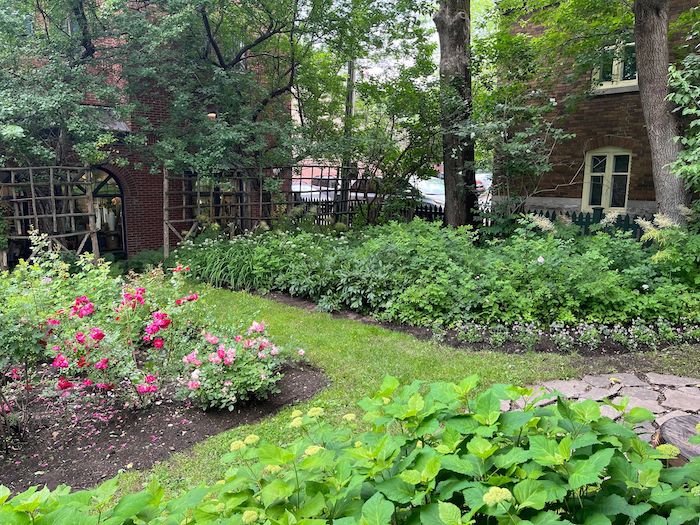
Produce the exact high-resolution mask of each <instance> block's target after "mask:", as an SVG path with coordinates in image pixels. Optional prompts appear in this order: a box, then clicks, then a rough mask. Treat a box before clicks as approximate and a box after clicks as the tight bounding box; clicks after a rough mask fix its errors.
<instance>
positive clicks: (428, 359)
mask: <svg viewBox="0 0 700 525" xmlns="http://www.w3.org/2000/svg"><path fill="white" fill-rule="evenodd" d="M204 300H205V301H206V302H207V303H208V304H209V305H210V306H211V307H212V310H213V315H215V316H216V317H218V321H221V322H230V323H234V324H238V323H239V322H240V321H244V322H249V321H251V320H253V319H257V320H262V321H264V322H265V323H266V324H267V325H268V327H269V332H270V334H271V336H272V338H273V339H274V341H275V342H276V343H278V344H281V345H283V346H285V347H287V348H290V349H297V348H303V349H304V350H305V352H306V356H305V358H306V359H307V360H308V361H309V362H310V363H312V364H313V365H314V366H316V367H319V368H321V369H322V370H323V371H324V372H325V373H326V375H327V377H328V380H329V382H330V385H329V386H328V388H326V389H325V390H323V391H322V392H320V393H319V394H318V395H317V396H316V397H315V398H314V399H312V400H310V401H308V402H305V403H302V404H299V405H296V406H294V407H287V408H285V409H284V410H282V411H281V412H279V413H278V414H276V415H274V416H271V417H269V418H266V419H264V420H262V421H260V422H258V423H256V424H253V425H246V426H244V427H238V428H235V429H232V430H230V431H228V432H224V433H223V434H220V435H218V436H214V437H212V438H210V439H208V440H206V441H204V442H202V443H199V444H198V445H196V446H194V447H193V448H192V449H190V450H187V451H185V452H182V453H178V454H175V455H173V457H172V458H170V459H169V460H168V461H167V462H163V463H160V464H157V465H156V466H155V467H154V468H153V469H152V470H150V471H146V472H128V473H126V474H125V475H123V477H122V487H123V489H124V490H132V489H136V488H140V487H141V486H143V484H144V483H146V482H147V481H148V480H149V479H151V478H156V479H157V480H158V481H159V482H160V483H161V484H163V485H164V487H165V488H166V489H167V490H169V491H174V492H177V491H179V490H182V489H185V488H189V487H192V486H196V485H199V484H211V483H214V482H216V481H217V480H219V479H221V477H222V475H223V473H224V472H225V467H223V466H222V465H221V464H220V463H219V458H220V457H221V456H222V455H223V454H224V453H226V452H227V451H228V447H229V444H230V443H231V441H232V440H234V439H238V438H240V437H242V436H245V435H247V434H249V433H255V434H258V435H259V436H261V437H262V438H264V439H267V440H271V441H275V442H278V443H284V442H288V441H289V440H291V439H293V438H294V437H295V436H296V431H294V430H293V429H291V428H289V422H290V413H291V411H292V410H293V409H295V408H299V409H301V410H305V409H307V408H309V407H311V406H321V407H323V408H324V409H325V410H326V413H327V416H326V417H328V418H330V419H331V420H338V421H339V420H340V418H341V417H342V415H343V414H345V413H347V412H350V411H357V406H356V404H357V402H358V401H359V400H360V399H362V398H363V397H365V396H367V395H369V394H371V393H372V392H373V391H374V390H375V389H376V388H377V387H378V386H379V385H380V384H381V381H382V379H383V378H384V377H385V376H386V375H393V376H395V377H397V378H399V379H400V380H401V381H402V382H404V383H408V382H410V381H413V380H416V379H420V380H426V381H434V380H447V381H458V380H460V379H462V378H464V377H466V376H468V375H471V374H478V375H479V376H480V377H481V378H482V386H486V385H488V384H492V383H514V384H520V385H526V384H534V383H537V382H541V381H546V380H549V379H559V378H568V377H575V376H580V375H581V374H582V373H584V372H586V371H588V370H589V367H588V366H587V363H586V362H585V361H582V360H581V359H580V358H577V357H576V356H567V355H555V354H537V353H530V354H524V355H511V354H503V353H498V352H469V351H465V350H457V349H454V348H451V347H447V346H443V345H439V344H436V343H433V342H430V341H421V340H418V339H416V338H415V337H413V336H411V335H408V334H404V333H399V332H395V331H391V330H387V329H384V328H381V327H379V326H375V325H371V324H367V323H362V322H360V321H355V320H350V319H344V318H338V317H333V316H332V315H330V314H326V313H319V312H311V311H307V310H303V309H300V308H295V307H292V306H287V305H284V304H280V303H278V302H275V301H272V300H269V299H265V298H261V297H258V296H254V295H250V294H247V293H244V292H231V291H227V290H219V289H208V290H207V293H206V294H205V297H204ZM693 351H694V353H691V354H690V355H688V358H689V360H691V362H692V360H693V358H700V352H698V351H697V349H693ZM617 368H619V367H617ZM611 371H612V370H611Z"/></svg>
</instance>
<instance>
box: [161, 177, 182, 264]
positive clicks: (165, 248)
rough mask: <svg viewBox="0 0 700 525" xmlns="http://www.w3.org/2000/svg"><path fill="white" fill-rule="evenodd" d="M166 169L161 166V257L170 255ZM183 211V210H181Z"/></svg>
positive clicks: (165, 257)
mask: <svg viewBox="0 0 700 525" xmlns="http://www.w3.org/2000/svg"><path fill="white" fill-rule="evenodd" d="M168 187H169V183H168V170H167V168H166V167H165V166H163V258H164V259H167V258H168V257H170V210H169V206H168ZM183 213H184V212H183Z"/></svg>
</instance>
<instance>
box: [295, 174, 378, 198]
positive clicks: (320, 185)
mask: <svg viewBox="0 0 700 525" xmlns="http://www.w3.org/2000/svg"><path fill="white" fill-rule="evenodd" d="M349 182H350V185H349V188H348V197H347V198H348V200H349V201H355V202H364V201H371V200H373V199H374V198H375V197H376V196H377V183H376V181H374V180H370V179H350V181H349ZM340 185H341V180H340V179H321V178H312V179H292V192H293V193H294V197H295V199H296V200H298V201H302V202H316V201H320V202H329V201H334V200H335V199H336V195H337V197H338V198H340Z"/></svg>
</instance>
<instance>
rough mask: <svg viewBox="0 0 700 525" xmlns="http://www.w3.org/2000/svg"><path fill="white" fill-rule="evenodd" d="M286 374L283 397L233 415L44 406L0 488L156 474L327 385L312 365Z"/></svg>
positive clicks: (185, 409)
mask: <svg viewBox="0 0 700 525" xmlns="http://www.w3.org/2000/svg"><path fill="white" fill-rule="evenodd" d="M283 372H284V377H283V378H282V379H281V380H280V382H279V383H278V386H279V388H280V390H281V393H280V394H278V395H276V396H273V397H272V398H271V399H269V400H267V401H260V402H256V403H250V404H248V405H245V406H241V407H239V408H238V409H236V410H233V411H232V412H229V411H206V412H204V411H202V410H201V409H199V408H197V407H194V406H192V405H191V404H190V403H188V402H184V403H183V402H181V401H171V400H168V401H166V400H164V401H162V402H160V404H154V405H152V406H150V407H147V408H144V409H141V410H134V409H129V408H125V407H123V406H120V405H118V404H117V403H115V402H113V401H111V400H108V399H105V398H104V397H95V398H94V399H93V400H90V401H85V400H84V399H82V400H81V401H80V405H78V402H77V401H73V402H71V403H70V405H69V407H68V409H66V407H65V401H64V400H61V399H59V398H53V399H48V400H47V399H42V400H41V401H39V402H36V403H34V405H33V406H32V410H31V416H32V430H31V434H30V436H29V438H28V439H27V440H26V441H23V442H17V443H15V444H14V447H13V449H12V450H11V451H10V452H9V453H7V454H1V453H0V485H5V486H7V487H9V488H10V489H11V490H13V491H21V490H24V489H26V488H28V487H29V486H31V485H48V486H49V488H55V487H56V486H57V485H60V484H66V485H70V486H72V487H74V488H87V487H91V486H94V485H96V484H98V483H100V482H101V481H104V480H106V479H108V478H111V477H113V476H115V475H116V474H117V473H118V472H119V471H120V470H128V469H146V468H149V467H151V466H152V465H153V464H154V463H156V462H158V461H161V460H164V459H167V458H168V457H169V456H170V455H172V454H173V453H175V452H178V451H180V450H184V449H187V448H189V447H191V446H192V445H194V444H195V443H198V442H200V441H203V440H204V439H206V438H208V437H210V436H213V435H215V434H219V433H221V432H224V431H226V430H229V429H231V428H234V427H237V426H239V425H245V424H248V423H253V422H255V421H258V420H259V419H262V418H263V417H266V416H269V415H271V414H274V413H275V412H277V411H278V410H280V409H281V408H282V407H285V406H287V405H291V404H294V403H298V402H300V401H305V400H307V399H310V398H311V397H313V396H314V395H315V394H316V393H317V392H319V391H320V390H321V389H323V388H324V387H325V386H327V384H328V381H327V379H326V376H325V375H324V374H323V372H322V371H320V370H319V369H317V368H314V367H312V366H310V365H308V364H302V363H294V364H290V365H286V366H285V367H284V369H283Z"/></svg>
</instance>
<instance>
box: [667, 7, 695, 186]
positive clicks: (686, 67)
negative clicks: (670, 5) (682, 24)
mask: <svg viewBox="0 0 700 525" xmlns="http://www.w3.org/2000/svg"><path fill="white" fill-rule="evenodd" d="M692 14H693V15H694V16H695V17H697V18H700V8H697V7H696V8H695V9H694V11H693V13H692ZM688 36H689V40H690V41H691V42H699V41H700V20H696V21H695V23H694V25H693V28H692V31H691V33H690V34H689V35H688ZM670 84H671V87H672V89H673V91H672V93H671V94H670V96H669V100H670V101H671V102H672V103H673V104H674V105H675V106H676V109H675V111H676V113H677V114H680V115H681V117H682V118H684V119H685V120H686V122H687V126H686V130H685V133H684V134H683V135H682V136H680V137H678V142H679V143H680V145H681V146H682V148H683V149H682V150H681V153H680V155H679V156H678V160H677V161H676V162H675V163H674V164H673V166H672V171H673V172H674V173H676V174H677V175H678V176H680V177H681V178H683V179H684V180H685V181H686V184H687V186H688V188H689V189H691V190H693V191H696V192H697V191H700V43H698V44H696V45H695V46H694V47H692V46H691V52H690V53H688V54H687V55H686V57H685V58H684V59H683V61H682V63H681V64H680V65H679V66H671V74H670Z"/></svg>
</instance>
